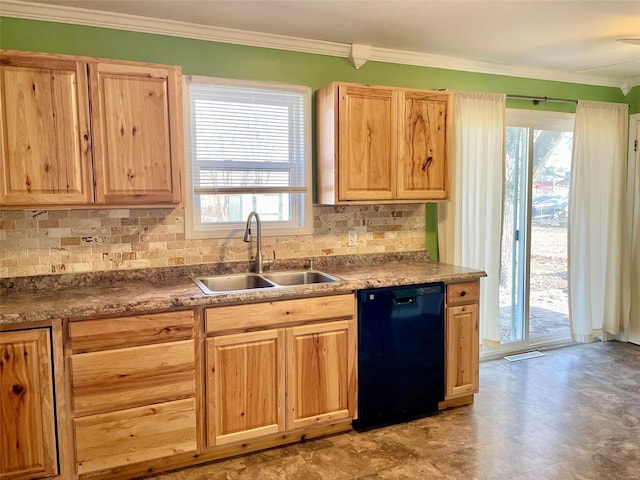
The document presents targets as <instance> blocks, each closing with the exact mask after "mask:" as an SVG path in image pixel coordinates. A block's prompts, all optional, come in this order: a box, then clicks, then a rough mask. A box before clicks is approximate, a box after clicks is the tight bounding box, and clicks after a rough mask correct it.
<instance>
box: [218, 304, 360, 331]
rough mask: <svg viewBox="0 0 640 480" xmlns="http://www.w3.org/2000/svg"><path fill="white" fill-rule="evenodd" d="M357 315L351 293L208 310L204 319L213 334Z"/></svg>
mask: <svg viewBox="0 0 640 480" xmlns="http://www.w3.org/2000/svg"><path fill="white" fill-rule="evenodd" d="M354 314H355V299H354V297H353V295H351V294H349V295H333V296H329V297H315V298H303V299H297V300H281V301H278V302H264V303H254V304H250V305H230V306H225V307H215V308H207V309H206V310H205V319H206V322H207V323H206V325H207V333H214V332H221V331H225V330H241V329H247V328H256V327H267V326H273V325H278V324H285V323H299V322H306V321H315V320H329V319H333V318H336V319H337V318H350V317H353V316H354Z"/></svg>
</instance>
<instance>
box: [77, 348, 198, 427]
mask: <svg viewBox="0 0 640 480" xmlns="http://www.w3.org/2000/svg"><path fill="white" fill-rule="evenodd" d="M71 376H72V377H71V378H72V387H73V405H74V410H75V412H76V414H87V413H97V412H105V411H110V410H118V409H121V408H129V407H134V406H140V405H146V404H149V403H157V402H164V401H169V400H175V399H178V398H185V397H188V396H193V395H194V392H195V350H194V341H193V340H183V341H181V342H172V343H164V344H158V345H145V346H142V347H131V348H122V349H118V350H106V351H104V352H92V353H82V354H77V355H71Z"/></svg>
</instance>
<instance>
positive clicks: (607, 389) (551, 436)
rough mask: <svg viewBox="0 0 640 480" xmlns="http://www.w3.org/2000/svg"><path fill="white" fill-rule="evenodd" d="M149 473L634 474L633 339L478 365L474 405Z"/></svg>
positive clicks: (196, 478)
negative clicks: (215, 460) (405, 421)
mask: <svg viewBox="0 0 640 480" xmlns="http://www.w3.org/2000/svg"><path fill="white" fill-rule="evenodd" d="M155 478H156V480H204V479H207V480H219V479H227V480H235V479H264V480H271V479H287V480H298V479H299V480H314V479H331V480H341V479H360V480H364V479H368V480H374V479H398V480H399V479H460V480H472V479H481V480H484V479H495V480H506V479H509V480H551V479H554V480H555V479H557V480H573V479H581V480H591V479H593V480H609V479H612V480H613V479H616V480H618V479H619V480H639V479H640V346H635V345H632V344H625V343H620V342H607V343H593V344H588V345H578V346H572V347H566V348H562V349H558V350H552V351H549V352H546V355H545V356H543V357H538V358H533V359H529V360H522V361H518V362H507V361H505V360H495V361H491V362H485V363H482V364H481V368H480V393H479V394H477V395H476V399H475V403H474V404H473V405H469V406H465V407H459V408H455V409H451V410H448V411H445V412H440V413H439V414H437V415H435V416H432V417H427V418H423V419H420V420H416V421H413V422H409V423H404V424H400V425H394V426H391V427H386V428H381V429H377V430H372V431H369V432H366V433H355V432H351V433H346V434H341V435H335V436H332V437H328V438H322V439H317V440H310V441H307V442H305V443H301V444H296V445H291V446H288V447H282V448H277V449H272V450H268V451H264V452H260V453H255V454H251V455H246V456H243V457H238V458H233V459H229V460H224V461H220V462H215V463H210V464H208V465H205V466H200V467H194V468H189V469H184V470H181V471H177V472H172V473H168V474H164V475H159V476H156V477H155Z"/></svg>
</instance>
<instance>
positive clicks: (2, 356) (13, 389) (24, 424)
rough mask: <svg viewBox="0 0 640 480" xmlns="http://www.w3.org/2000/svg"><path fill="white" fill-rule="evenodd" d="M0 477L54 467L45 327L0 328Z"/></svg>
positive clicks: (40, 474)
mask: <svg viewBox="0 0 640 480" xmlns="http://www.w3.org/2000/svg"><path fill="white" fill-rule="evenodd" d="M0 389H1V390H0V479H2V480H6V479H18V478H20V479H30V478H44V477H50V476H53V475H56V474H57V473H58V459H57V447H56V427H55V408H54V396H53V371H52V360H51V341H50V331H49V329H48V328H36V329H32V330H16V331H9V332H0Z"/></svg>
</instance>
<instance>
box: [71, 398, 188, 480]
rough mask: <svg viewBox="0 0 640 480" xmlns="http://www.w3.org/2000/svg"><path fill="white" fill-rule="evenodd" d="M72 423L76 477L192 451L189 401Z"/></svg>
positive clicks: (92, 416) (84, 418)
mask: <svg viewBox="0 0 640 480" xmlns="http://www.w3.org/2000/svg"><path fill="white" fill-rule="evenodd" d="M73 424H74V429H75V438H76V456H77V457H76V458H77V462H78V473H79V474H80V475H82V474H86V473H88V472H95V471H100V470H109V469H112V468H116V467H120V466H123V465H129V464H133V463H138V462H145V461H149V460H153V459H159V458H164V457H170V456H172V455H176V454H179V453H185V452H195V450H196V407H195V400H194V399H193V398H189V399H185V400H178V401H175V402H168V403H160V404H156V405H150V406H146V407H140V408H131V409H128V410H122V411H119V412H113V413H107V414H100V415H91V416H88V417H81V418H76V419H75V420H74V421H73Z"/></svg>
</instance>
